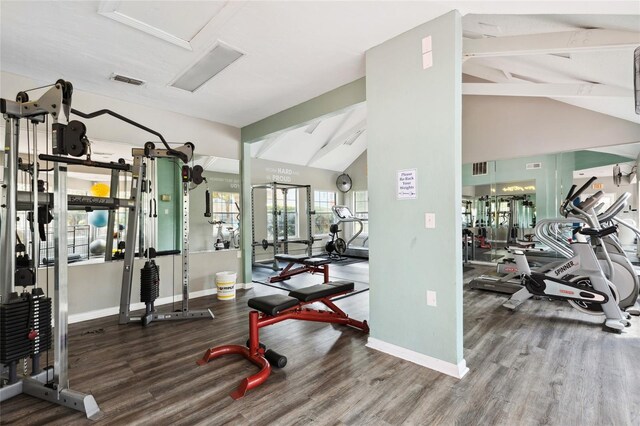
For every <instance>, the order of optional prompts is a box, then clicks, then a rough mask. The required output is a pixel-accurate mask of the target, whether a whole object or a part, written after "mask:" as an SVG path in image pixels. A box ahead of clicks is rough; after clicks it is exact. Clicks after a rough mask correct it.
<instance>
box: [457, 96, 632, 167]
mask: <svg viewBox="0 0 640 426" xmlns="http://www.w3.org/2000/svg"><path fill="white" fill-rule="evenodd" d="M462 116H463V120H462V139H463V149H462V163H463V164H467V163H474V162H479V161H491V160H503V159H509V158H516V157H528V156H532V155H539V154H549V153H557V152H564V151H573V150H576V149H586V148H595V147H601V146H609V145H619V144H624V143H631V142H638V141H640V124H635V123H632V122H630V121H626V120H622V119H619V118H615V117H611V116H608V115H605V114H600V113H598V112H593V111H589V110H586V109H582V108H578V107H575V106H572V105H567V104H565V103H562V102H558V101H554V100H552V99H546V98H531V97H510V96H464V97H463V103H462Z"/></svg>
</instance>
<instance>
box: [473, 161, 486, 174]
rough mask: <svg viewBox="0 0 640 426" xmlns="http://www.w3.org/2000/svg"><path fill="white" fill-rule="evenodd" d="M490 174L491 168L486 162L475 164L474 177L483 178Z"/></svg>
mask: <svg viewBox="0 0 640 426" xmlns="http://www.w3.org/2000/svg"><path fill="white" fill-rule="evenodd" d="M488 173H489V168H488V165H487V162H486V161H483V162H482V163H473V173H472V175H473V176H483V175H486V174H488Z"/></svg>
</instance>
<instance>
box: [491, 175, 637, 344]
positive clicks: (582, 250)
mask: <svg viewBox="0 0 640 426" xmlns="http://www.w3.org/2000/svg"><path fill="white" fill-rule="evenodd" d="M593 180H594V179H592V180H590V181H589V182H587V183H586V184H585V185H583V186H582V187H581V188H580V189H579V190H578V191H576V192H575V193H574V191H575V188H576V185H573V186H572V187H571V189H570V191H569V194H568V195H567V197H566V198H565V201H564V202H563V204H562V207H561V212H562V213H563V216H565V217H568V216H569V214H570V213H572V212H577V213H578V214H580V215H582V216H585V217H591V218H595V220H591V221H590V222H591V223H592V224H594V225H597V224H598V221H597V215H596V213H595V210H594V208H595V206H596V205H597V204H598V202H599V200H600V198H601V197H602V195H603V194H602V192H601V191H598V192H597V193H596V194H594V195H592V196H591V197H589V198H587V199H586V200H585V201H583V202H582V203H580V204H579V205H578V206H574V205H573V201H574V200H575V199H577V198H578V197H579V196H580V194H581V193H582V192H584V190H585V189H587V188H588V187H589V185H591V183H592V182H593ZM616 230H617V228H616V227H615V226H611V227H607V228H602V229H600V228H599V227H595V226H594V227H592V228H582V229H580V230H579V231H578V233H579V234H580V235H582V236H586V237H589V238H590V240H591V241H590V242H586V241H576V242H573V243H572V244H571V250H572V252H573V257H572V258H571V259H569V260H567V261H566V262H564V263H562V264H561V265H558V266H556V267H555V268H554V269H551V270H550V271H548V272H546V273H539V272H532V271H531V268H530V267H529V264H528V262H527V257H526V256H525V254H524V253H523V252H522V251H516V252H514V258H515V262H516V265H517V268H518V271H519V272H520V273H521V276H522V283H523V285H524V287H523V289H522V290H520V291H518V292H517V293H515V294H514V295H513V296H512V298H511V299H510V300H509V301H508V302H507V303H505V304H504V305H503V306H505V307H507V308H509V309H516V308H517V307H518V306H520V304H522V303H523V302H524V301H525V300H527V299H529V298H531V297H532V296H541V297H545V298H549V299H558V300H566V301H567V302H569V304H570V305H571V306H572V307H574V308H575V309H577V310H579V311H581V312H585V313H589V314H593V315H602V314H604V316H605V317H606V319H605V322H604V325H603V328H604V330H605V331H612V332H618V333H619V332H621V331H622V330H623V329H624V328H625V327H628V326H629V325H630V324H631V323H630V321H629V315H628V314H625V313H623V312H622V311H621V310H620V307H619V306H618V302H617V298H618V296H617V290H616V287H615V285H614V284H613V283H612V282H611V281H609V280H608V279H607V277H606V276H605V274H604V272H603V269H602V267H601V265H600V261H599V260H598V257H597V256H596V253H595V251H594V247H600V250H601V252H602V253H603V254H604V257H605V260H606V263H607V265H608V268H609V271H613V264H612V262H611V259H610V258H609V256H608V254H607V252H606V248H605V247H604V245H603V243H602V238H604V237H606V236H608V235H611V234H613V233H614V232H616ZM592 245H593V246H594V247H592Z"/></svg>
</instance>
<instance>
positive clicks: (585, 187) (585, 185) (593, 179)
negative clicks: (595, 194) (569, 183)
mask: <svg viewBox="0 0 640 426" xmlns="http://www.w3.org/2000/svg"><path fill="white" fill-rule="evenodd" d="M597 179H598V178H597V177H596V176H593V177H592V178H591V179H589V180H588V181H587V182H586V183H585V184H584V185H582V186H581V187H580V189H578V190H577V191H576V192H575V193H571V192H570V193H569V195H568V196H567V199H568V201H569V202H571V203H572V202H573V200H575V199H576V198H578V197H579V196H580V194H582V193H583V192H584V191H585V190H586V189H587V188H589V186H591V184H592V183H593V182H595V181H596V180H597ZM573 186H574V187H575V185H573Z"/></svg>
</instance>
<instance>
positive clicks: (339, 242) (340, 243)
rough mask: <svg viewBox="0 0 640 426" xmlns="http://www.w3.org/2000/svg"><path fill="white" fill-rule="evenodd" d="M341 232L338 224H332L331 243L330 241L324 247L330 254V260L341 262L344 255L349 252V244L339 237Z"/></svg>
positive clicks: (330, 231)
mask: <svg viewBox="0 0 640 426" xmlns="http://www.w3.org/2000/svg"><path fill="white" fill-rule="evenodd" d="M339 232H340V229H339V228H338V224H337V223H332V224H331V226H330V227H329V233H330V236H331V241H328V242H327V244H325V246H324V249H325V250H326V252H327V253H328V254H329V258H331V259H337V260H340V259H342V255H343V254H344V252H345V251H347V243H346V242H345V240H343V239H342V238H340V237H338V233H339ZM334 252H335V253H334Z"/></svg>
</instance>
